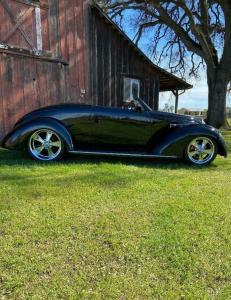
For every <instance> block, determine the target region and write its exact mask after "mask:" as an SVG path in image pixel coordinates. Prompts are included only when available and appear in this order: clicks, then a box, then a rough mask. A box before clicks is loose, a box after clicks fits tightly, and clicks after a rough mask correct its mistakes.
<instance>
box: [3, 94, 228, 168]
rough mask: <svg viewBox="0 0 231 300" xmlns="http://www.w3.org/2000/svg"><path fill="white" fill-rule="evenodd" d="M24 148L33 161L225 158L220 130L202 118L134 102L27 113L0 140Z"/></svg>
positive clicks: (6, 145) (207, 160) (197, 162)
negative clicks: (68, 156) (80, 157)
mask: <svg viewBox="0 0 231 300" xmlns="http://www.w3.org/2000/svg"><path fill="white" fill-rule="evenodd" d="M1 146H2V147H4V148H7V149H12V150H13V149H16V150H19V149H26V150H27V151H28V153H29V154H30V155H31V156H32V157H33V158H35V159H37V160H40V161H54V160H58V159H60V158H61V157H62V155H63V154H64V152H68V153H75V154H87V155H91V154H92V155H111V156H125V157H144V158H155V157H163V158H175V159H176V158H179V159H185V160H186V161H188V162H189V163H192V164H195V165H200V166H202V165H208V164H209V163H211V162H212V161H213V160H214V159H215V157H216V155H217V154H219V155H222V156H224V157H226V156H227V150H226V145H225V142H224V139H223V137H222V136H221V134H220V133H219V132H218V131H217V130H216V129H215V128H213V127H211V126H208V125H206V124H205V123H204V122H203V121H202V120H199V119H198V120H197V119H195V118H193V117H189V116H182V115H177V114H170V113H164V112H159V111H152V110H151V109H150V108H149V107H148V106H147V104H145V103H144V102H143V101H142V100H140V99H139V104H138V106H134V107H132V108H131V107H130V109H125V108H110V107H99V106H90V105H79V104H62V105H56V106H50V107H45V108H41V109H39V110H36V111H33V112H31V113H29V114H27V115H26V116H24V117H23V118H22V119H21V120H19V121H18V122H17V124H16V125H15V127H14V129H13V131H12V132H10V133H9V134H8V135H7V136H6V137H5V138H4V139H3V141H2V142H1Z"/></svg>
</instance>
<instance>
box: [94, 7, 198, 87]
mask: <svg viewBox="0 0 231 300" xmlns="http://www.w3.org/2000/svg"><path fill="white" fill-rule="evenodd" d="M93 8H95V9H96V10H97V12H98V13H99V14H100V16H101V17H103V18H105V21H106V22H107V23H109V24H110V25H111V26H112V27H113V28H114V29H115V30H116V31H117V32H118V33H119V34H120V35H121V36H122V37H123V39H125V40H126V41H127V42H128V43H129V45H130V46H132V47H134V49H135V50H136V52H137V53H138V55H140V56H141V57H142V58H143V59H144V60H145V61H146V62H148V63H149V64H150V65H151V67H153V68H154V69H155V70H156V71H157V72H158V74H159V76H160V91H161V92H164V91H171V90H187V89H191V88H192V87H193V86H192V85H191V84H189V83H187V82H186V81H184V80H183V79H181V78H179V77H177V76H175V75H173V74H172V73H170V72H168V71H166V70H164V69H162V68H160V67H158V66H157V65H155V64H154V63H153V62H152V61H151V60H150V59H149V58H148V57H147V56H146V55H145V54H144V52H142V51H141V49H140V48H138V47H137V45H136V44H135V43H134V42H133V41H132V40H131V39H130V38H129V37H128V36H127V35H126V34H125V33H124V32H123V31H122V30H121V29H120V28H119V26H118V25H116V23H115V22H113V21H112V20H111V19H110V17H109V16H108V15H107V14H106V13H105V12H104V11H103V10H102V8H101V7H100V6H99V5H97V4H94V5H93Z"/></svg>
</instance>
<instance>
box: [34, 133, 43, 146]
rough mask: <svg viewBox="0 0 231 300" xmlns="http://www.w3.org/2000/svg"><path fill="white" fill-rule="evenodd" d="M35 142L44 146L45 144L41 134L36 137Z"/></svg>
mask: <svg viewBox="0 0 231 300" xmlns="http://www.w3.org/2000/svg"><path fill="white" fill-rule="evenodd" d="M34 140H35V141H37V142H39V143H41V144H43V143H44V139H42V138H41V136H40V135H39V134H37V135H36V137H35V138H34Z"/></svg>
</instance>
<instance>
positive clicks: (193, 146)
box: [185, 136, 217, 166]
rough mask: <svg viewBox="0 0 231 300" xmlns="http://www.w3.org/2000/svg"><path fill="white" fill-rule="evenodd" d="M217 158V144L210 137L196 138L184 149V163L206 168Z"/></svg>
mask: <svg viewBox="0 0 231 300" xmlns="http://www.w3.org/2000/svg"><path fill="white" fill-rule="evenodd" d="M216 156H217V143H216V142H215V141H214V140H213V139H212V138H210V137H205V136H198V137H196V138H194V139H193V140H191V141H190V143H189V144H188V145H187V147H186V149H185V159H186V161H187V162H188V163H189V164H191V165H195V166H207V165H209V164H211V163H212V162H213V161H214V159H215V158H216Z"/></svg>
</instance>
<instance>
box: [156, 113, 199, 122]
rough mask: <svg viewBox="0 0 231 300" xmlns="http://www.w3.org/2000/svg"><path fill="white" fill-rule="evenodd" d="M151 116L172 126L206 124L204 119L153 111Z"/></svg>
mask: <svg viewBox="0 0 231 300" xmlns="http://www.w3.org/2000/svg"><path fill="white" fill-rule="evenodd" d="M151 114H152V116H153V118H157V119H160V120H163V121H166V122H169V123H171V124H204V121H203V119H202V118H200V117H192V116H187V115H179V114H174V113H167V112H161V111H153V112H151Z"/></svg>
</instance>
